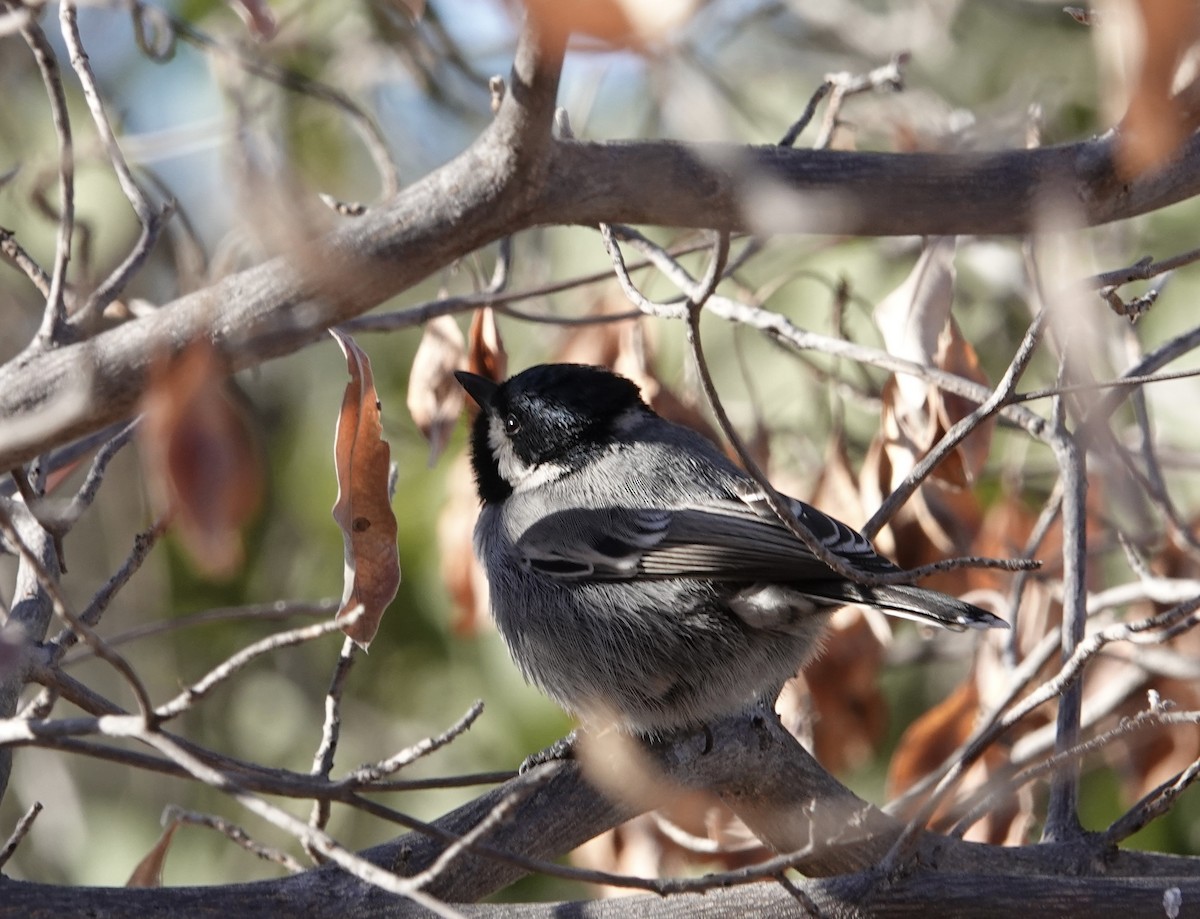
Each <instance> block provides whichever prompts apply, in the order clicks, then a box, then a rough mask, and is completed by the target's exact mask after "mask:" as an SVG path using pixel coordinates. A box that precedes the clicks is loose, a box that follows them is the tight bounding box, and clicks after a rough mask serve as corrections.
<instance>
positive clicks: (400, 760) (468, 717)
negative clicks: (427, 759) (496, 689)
mask: <svg viewBox="0 0 1200 919" xmlns="http://www.w3.org/2000/svg"><path fill="white" fill-rule="evenodd" d="M481 714H483V701H482V700H476V701H475V703H474V704H473V705H472V706H471V707H470V708H469V709H467V711H466V712H465V713H464V714H463V716H462V717H461V718H459V719H458V720H457V721H456V722H454V724H452V725H451V726H450V727H449V728H447V729H446V730H445V731H443V732H442V733H441V734H438V735H437V736H436V737H427V738H425V739H424V740H422V741H420V742H418V743H415V744H413V745H412V746H411V747H408V748H407V749H404V750H401V751H400V752H399V753H397V754H395V755H394V756H390V757H388V758H387V759H385V760H381V761H379V762H378V763H369V764H367V765H365V766H359V767H358V768H357V769H355V770H354V771H353V772H351V773H350V775H348V776H347V777H346V781H347V782H350V783H352V784H355V785H376V784H377V783H378V782H379V781H380V780H381V779H383V778H385V777H387V776H389V775H392V774H393V773H394V772H397V771H398V770H400V769H403V768H404V767H405V766H408V765H410V764H412V763H414V762H416V761H417V760H418V759H421V757H423V756H428V755H429V754H430V753H432V752H434V751H435V750H440V749H441V748H442V747H444V746H446V744H448V743H450V742H451V741H452V740H454V739H455V738H456V737H458V736H460V735H461V734H463V733H465V732H466V731H467V729H468V728H470V727H471V725H472V724H474V723H475V719H477V718H478V717H479V716H480V715H481Z"/></svg>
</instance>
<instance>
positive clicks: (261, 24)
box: [230, 0, 279, 41]
mask: <svg viewBox="0 0 1200 919" xmlns="http://www.w3.org/2000/svg"><path fill="white" fill-rule="evenodd" d="M230 5H231V6H232V7H233V10H234V12H235V13H237V14H238V18H240V19H241V20H242V22H244V23H245V24H246V28H247V29H249V30H250V34H251V35H253V36H254V37H255V38H257V39H258V40H259V41H270V40H271V39H272V38H274V37H275V33H276V32H277V31H278V30H279V24H278V23H277V22H276V21H275V14H274V13H272V12H271V8H270V7H269V6H268V5H267V4H266V3H264V2H263V0H231V3H230Z"/></svg>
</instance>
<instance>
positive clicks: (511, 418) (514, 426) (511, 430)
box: [504, 415, 521, 437]
mask: <svg viewBox="0 0 1200 919" xmlns="http://www.w3.org/2000/svg"><path fill="white" fill-rule="evenodd" d="M520 430H521V422H520V421H519V420H518V419H517V416H516V415H508V416H506V417H505V419H504V433H505V434H507V435H508V436H509V437H511V436H512V435H513V434H517V433H519V432H520Z"/></svg>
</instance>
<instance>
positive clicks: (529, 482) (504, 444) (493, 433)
mask: <svg viewBox="0 0 1200 919" xmlns="http://www.w3.org/2000/svg"><path fill="white" fill-rule="evenodd" d="M488 447H489V448H490V449H491V451H492V456H494V457H495V458H496V465H497V466H499V467H500V476H501V477H502V478H503V479H504V481H506V482H507V483H508V484H509V485H511V486H512V490H513V491H514V492H517V493H519V492H523V491H528V490H529V489H531V488H537V487H538V486H539V485H545V484H547V483H549V482H553V481H554V480H555V479H558V478H560V477H562V476H563V475H564V474H565V473H566V471H567V468H566V467H565V466H559V465H558V464H556V463H539V464H537V465H530V464H529V463H527V462H525V461H524V460H523V459H521V458H520V457H519V456H517V451H516V450H515V449H513V444H512V441H511V440H510V439H509V437H508V435H507V434H506V433H504V421H503V420H502V419H500V418H498V417H497V416H495V415H492V416H491V417H489V418H488Z"/></svg>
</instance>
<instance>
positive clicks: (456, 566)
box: [437, 453, 490, 636]
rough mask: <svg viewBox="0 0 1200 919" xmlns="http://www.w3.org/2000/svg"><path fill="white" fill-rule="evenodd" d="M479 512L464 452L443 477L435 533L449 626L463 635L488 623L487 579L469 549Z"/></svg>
mask: <svg viewBox="0 0 1200 919" xmlns="http://www.w3.org/2000/svg"><path fill="white" fill-rule="evenodd" d="M478 511H479V499H478V498H477V497H476V491H475V482H474V479H473V477H472V475H471V464H470V462H468V460H467V455H466V454H465V453H463V454H461V455H460V456H458V457H457V458H456V459H455V460H454V465H453V466H451V467H450V473H449V475H448V476H447V477H446V501H445V503H444V504H443V505H442V515H441V517H440V518H439V519H438V530H437V538H438V554H439V557H440V558H441V570H442V580H443V581H444V582H445V584H446V587H447V589H448V590H449V591H450V599H451V602H452V603H453V605H454V618H453V620H452V621H451V623H450V627H451V628H452V629H453V630H454V632H455V633H456V634H458V635H462V636H467V635H476V634H478V633H479V632H480V631H481V630H482V629H485V628H487V625H488V623H489V622H490V619H489V617H488V587H487V576H486V575H484V573H483V568H482V566H481V565H480V564H479V562H478V561H477V560H476V558H475V552H474V549H473V547H472V534H473V533H474V530H475V517H476V515H477V514H478Z"/></svg>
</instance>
